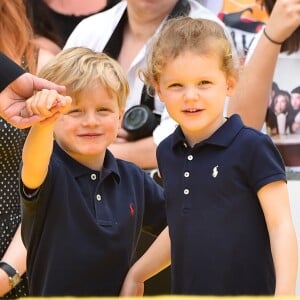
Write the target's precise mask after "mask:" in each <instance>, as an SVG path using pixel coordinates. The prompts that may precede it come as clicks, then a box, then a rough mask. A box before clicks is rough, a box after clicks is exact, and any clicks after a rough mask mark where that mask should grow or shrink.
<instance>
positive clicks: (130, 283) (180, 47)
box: [121, 17, 297, 295]
mask: <svg viewBox="0 0 300 300" xmlns="http://www.w3.org/2000/svg"><path fill="white" fill-rule="evenodd" d="M231 53H232V52H231V46H230V43H229V42H228V40H227V39H226V36H225V35H224V32H223V29H222V28H221V27H220V26H219V25H218V24H216V23H215V22H212V21H208V20H200V19H198V20H193V19H191V18H188V17H185V18H179V19H176V20H172V21H169V22H168V23H167V25H166V26H165V27H164V29H163V30H162V32H161V34H160V36H159V37H158V38H157V40H156V42H155V43H154V46H153V50H152V53H151V55H150V59H149V64H148V70H147V71H145V72H144V75H145V80H146V82H147V84H151V85H153V86H154V87H155V89H156V91H157V93H158V95H159V96H160V99H161V101H163V102H164V103H165V105H166V108H167V110H168V112H169V114H170V116H171V117H172V118H173V119H174V120H175V121H177V123H178V124H179V126H178V127H177V129H176V130H175V132H174V133H173V134H172V135H170V136H169V137H168V138H166V139H165V140H164V141H163V142H162V143H161V144H160V145H159V147H158V150H157V158H158V165H159V170H160V174H161V176H162V180H163V186H164V188H165V196H166V206H167V219H168V227H167V228H166V229H165V230H164V231H163V233H162V234H161V235H160V236H159V237H158V238H157V240H156V241H155V242H154V243H153V245H152V246H151V247H150V248H149V250H148V251H147V252H146V253H145V254H144V256H142V257H141V258H140V260H138V261H137V262H136V263H135V264H134V265H133V267H132V268H131V270H130V271H129V273H128V274H127V277H126V279H125V282H124V284H123V288H122V291H121V295H140V294H142V293H143V282H144V281H145V280H147V279H148V278H150V277H151V276H153V275H154V274H156V273H157V272H159V271H160V270H161V269H163V268H164V267H166V266H167V265H169V264H170V262H171V270H172V292H173V293H174V294H199V295H201V294H202V295H204V294H207V295H209V294H214V295H255V294H256V295H259V294H260V295H273V294H276V295H282V294H290V295H292V294H294V292H295V284H296V270H297V243H296V236H295V232H294V228H293V224H292V220H291V214H290V207H289V199H288V191H287V186H286V178H285V170H284V165H283V162H282V159H281V157H280V155H279V152H278V151H277V149H276V147H275V146H274V144H273V143H272V142H271V140H270V138H269V137H268V136H267V135H265V134H263V133H261V132H259V131H256V130H255V129H252V128H248V127H246V126H245V125H243V123H242V121H241V119H240V117H239V116H238V115H233V116H232V117H230V118H224V117H223V109H224V102H225V99H226V97H227V96H231V95H232V93H233V91H234V88H235V85H236V81H237V68H236V64H235V62H234V59H233V56H232V54H231Z"/></svg>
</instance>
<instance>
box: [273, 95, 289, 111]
mask: <svg viewBox="0 0 300 300" xmlns="http://www.w3.org/2000/svg"><path fill="white" fill-rule="evenodd" d="M274 109H275V112H276V113H283V112H286V110H287V99H286V97H285V96H283V95H278V96H277V97H276V100H275V106H274Z"/></svg>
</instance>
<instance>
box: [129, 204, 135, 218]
mask: <svg viewBox="0 0 300 300" xmlns="http://www.w3.org/2000/svg"><path fill="white" fill-rule="evenodd" d="M129 211H130V215H131V216H132V217H133V216H134V213H135V210H134V206H133V203H130V204H129Z"/></svg>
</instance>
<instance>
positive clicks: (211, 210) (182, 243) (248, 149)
mask: <svg viewBox="0 0 300 300" xmlns="http://www.w3.org/2000/svg"><path fill="white" fill-rule="evenodd" d="M157 156H158V164H159V170H160V173H161V175H162V178H163V185H164V188H165V197H166V208H167V221H168V225H169V231H170V238H171V243H172V250H171V255H172V265H171V272H172V292H173V293H175V294H198V295H205V294H206V295H243V294H244V295H253V294H265V295H266V294H273V293H274V289H275V274H274V265H273V260H272V255H271V249H270V241H269V235H268V231H267V227H266V223H265V219H264V214H263V211H262V209H261V206H260V203H259V199H258V197H257V191H258V190H259V189H260V188H261V187H263V186H264V185H266V184H268V183H271V182H274V181H278V180H284V181H285V180H286V177H285V169H284V165H283V161H282V159H281V156H280V154H279V152H278V151H277V149H276V147H275V146H274V144H273V143H272V141H271V139H270V138H269V137H268V136H267V135H265V134H263V133H261V132H259V131H256V130H254V129H251V128H248V127H245V126H244V125H243V124H242V122H241V119H240V117H239V116H237V115H234V116H233V117H231V118H229V119H228V120H227V121H226V122H225V124H224V125H223V126H222V127H221V128H219V129H218V130H217V131H216V132H215V133H214V134H213V135H212V136H211V137H210V138H208V139H207V140H205V141H203V142H201V143H199V144H197V145H195V146H194V147H193V148H190V147H189V146H188V144H187V143H186V140H185V138H184V136H183V134H182V131H181V129H180V127H178V128H177V129H176V130H175V132H174V133H173V134H172V135H171V136H169V137H168V138H167V139H165V140H164V141H163V142H162V143H161V144H160V145H159V147H158V150H157ZM274 201H275V199H274Z"/></svg>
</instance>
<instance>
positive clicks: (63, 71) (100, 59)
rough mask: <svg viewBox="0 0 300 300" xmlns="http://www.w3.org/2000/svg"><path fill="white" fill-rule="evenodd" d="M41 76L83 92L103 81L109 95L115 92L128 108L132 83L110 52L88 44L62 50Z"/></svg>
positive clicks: (70, 90) (71, 92) (71, 91)
mask: <svg viewBox="0 0 300 300" xmlns="http://www.w3.org/2000/svg"><path fill="white" fill-rule="evenodd" d="M39 76H40V77H42V78H45V79H47V80H50V81H52V82H55V83H57V84H61V85H64V86H66V88H67V94H68V95H71V96H74V97H75V98H76V95H78V94H80V93H81V92H83V91H85V90H86V89H89V88H92V87H93V86H94V85H98V84H101V85H102V86H104V87H105V88H106V89H107V91H108V93H109V94H115V95H116V96H117V99H118V105H119V107H120V108H121V109H124V107H125V103H126V99H127V96H128V93H129V85H128V82H127V79H126V75H125V74H124V71H123V70H122V67H121V66H120V65H119V63H118V62H117V61H115V60H114V59H112V58H111V57H109V56H108V55H106V54H104V53H101V52H95V51H93V50H91V49H88V48H84V47H74V48H70V49H66V50H63V51H61V52H60V53H59V54H58V55H57V56H56V57H54V58H53V59H52V60H51V61H50V62H49V63H47V64H46V65H45V66H44V67H43V68H42V70H41V71H40V73H39Z"/></svg>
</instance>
